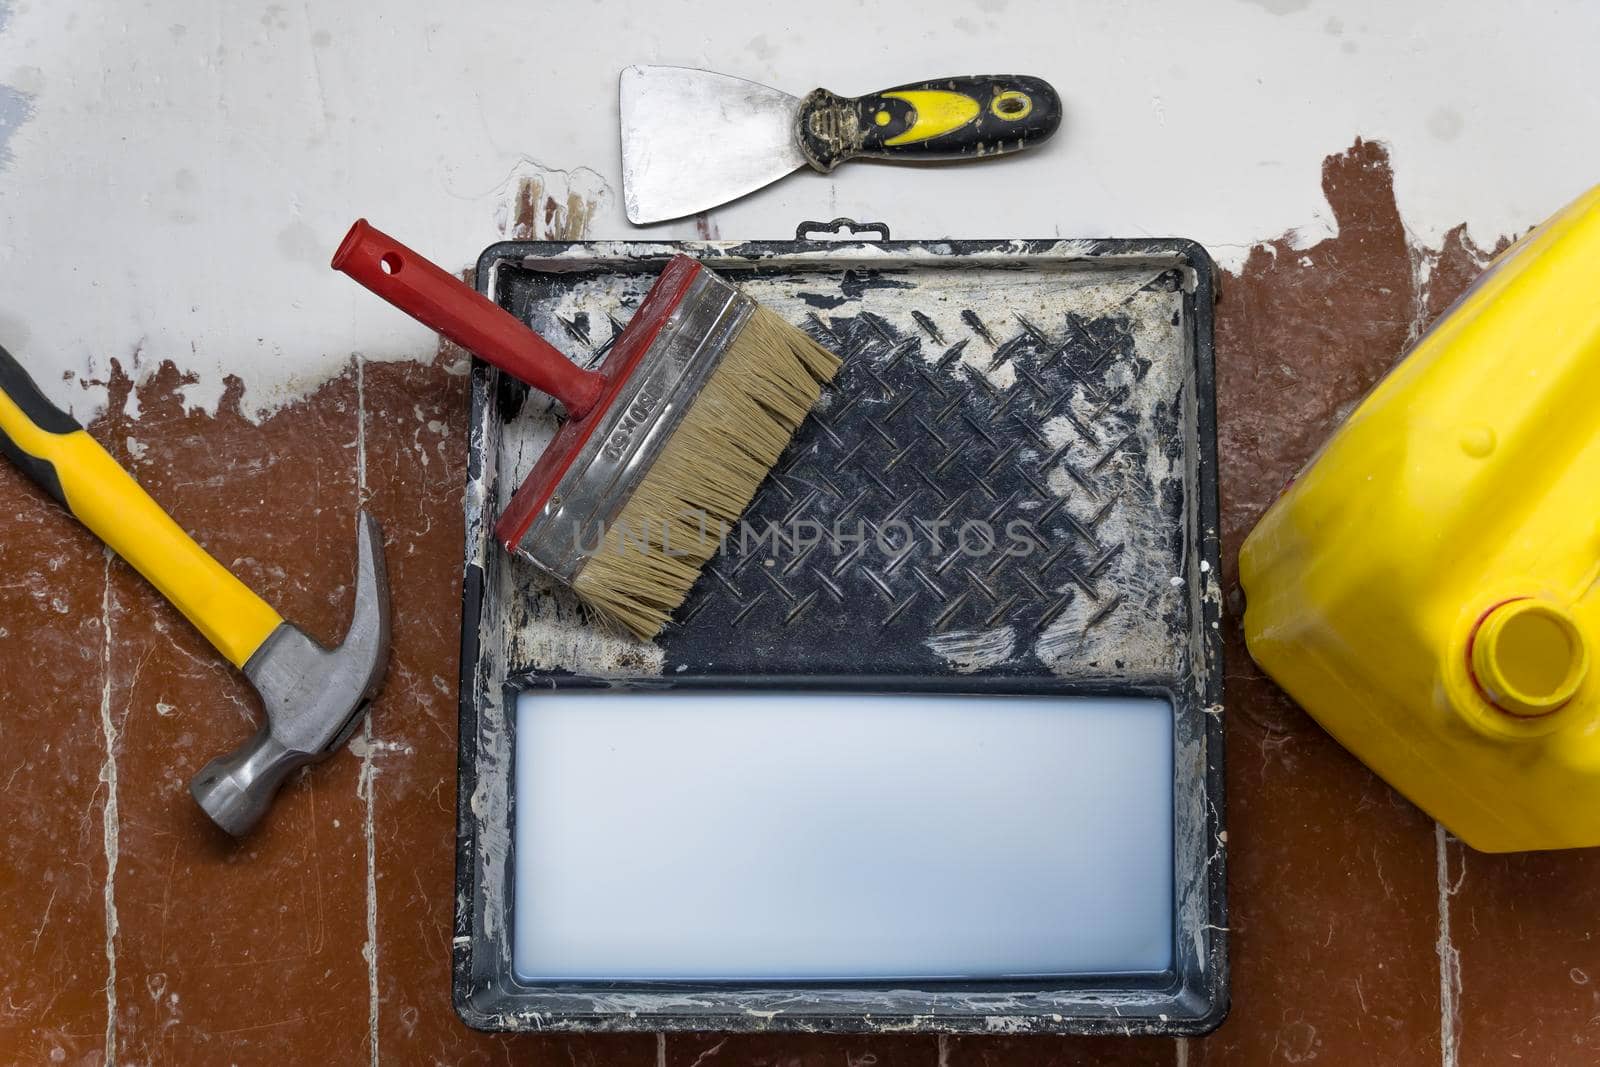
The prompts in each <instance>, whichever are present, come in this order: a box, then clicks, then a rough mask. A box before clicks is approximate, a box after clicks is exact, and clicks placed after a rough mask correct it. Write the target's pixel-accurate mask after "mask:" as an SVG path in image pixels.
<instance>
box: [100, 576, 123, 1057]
mask: <svg viewBox="0 0 1600 1067" xmlns="http://www.w3.org/2000/svg"><path fill="white" fill-rule="evenodd" d="M104 552H105V558H106V566H105V572H104V574H105V577H104V584H103V585H102V586H101V593H100V635H101V638H102V648H103V649H104V652H103V653H102V658H101V670H102V671H104V673H105V684H104V685H103V686H102V687H101V689H100V733H101V735H102V736H103V737H104V738H105V742H106V761H105V762H104V763H103V764H101V765H100V780H101V781H102V782H104V783H105V784H106V806H105V810H104V812H103V814H102V818H101V826H102V840H103V841H104V843H105V856H106V884H105V902H106V1067H116V1063H117V890H116V884H117V854H118V850H119V847H120V844H119V841H118V830H119V827H120V820H119V818H118V814H117V727H116V724H115V723H113V722H112V721H111V559H112V553H111V549H110V548H106V549H104Z"/></svg>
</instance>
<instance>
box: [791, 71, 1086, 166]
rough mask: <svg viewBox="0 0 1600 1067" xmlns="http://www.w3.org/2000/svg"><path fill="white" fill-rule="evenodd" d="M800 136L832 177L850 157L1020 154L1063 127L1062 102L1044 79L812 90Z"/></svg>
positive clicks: (973, 78)
mask: <svg viewBox="0 0 1600 1067" xmlns="http://www.w3.org/2000/svg"><path fill="white" fill-rule="evenodd" d="M795 125H796V129H795V135H796V137H797V139H798V140H799V142H800V150H801V151H802V152H803V153H805V157H806V159H807V160H808V161H809V162H810V163H811V165H812V166H813V167H814V168H816V169H817V170H819V171H822V172H823V173H824V174H826V173H827V172H828V171H830V170H832V169H833V168H834V167H837V166H838V165H839V164H840V163H843V162H844V161H845V160H847V159H851V158H854V157H856V156H865V157H868V158H871V159H890V160H906V161H922V160H951V159H981V158H985V157H987V156H996V155H1001V154H1004V153H1007V152H1017V151H1020V150H1022V149H1024V148H1027V147H1029V146H1031V145H1036V144H1038V143H1040V142H1041V141H1044V140H1046V139H1047V138H1049V136H1050V135H1051V134H1053V133H1055V132H1056V130H1057V129H1058V128H1059V127H1060V126H1061V97H1060V96H1058V95H1056V91H1055V90H1054V89H1052V88H1051V87H1050V83H1049V82H1046V81H1044V80H1043V79H1042V78H1030V77H1026V76H1024V75H1020V74H991V75H982V74H973V75H968V76H966V77H962V78H941V79H939V80H937V81H926V82H917V83H915V84H912V85H901V86H898V87H896V88H894V89H885V90H884V91H883V92H881V93H873V94H871V95H870V96H857V97H845V96H837V95H835V94H833V93H830V92H829V91H828V90H826V89H813V90H812V91H811V92H810V93H809V94H808V95H807V96H806V98H805V99H804V100H802V101H801V102H800V112H799V115H798V116H797V117H796V120H795Z"/></svg>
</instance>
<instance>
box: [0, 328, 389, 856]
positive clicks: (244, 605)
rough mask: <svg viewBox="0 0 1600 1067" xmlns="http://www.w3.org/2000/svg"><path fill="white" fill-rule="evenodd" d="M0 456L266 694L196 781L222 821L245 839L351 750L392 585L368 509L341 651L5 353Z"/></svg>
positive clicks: (379, 659)
mask: <svg viewBox="0 0 1600 1067" xmlns="http://www.w3.org/2000/svg"><path fill="white" fill-rule="evenodd" d="M0 453H4V454H5V456H6V458H8V459H10V460H11V462H13V463H15V464H16V465H17V466H18V467H20V468H21V469H22V471H23V472H24V473H25V474H27V475H28V476H29V477H30V478H32V479H33V480H34V482H36V483H37V484H38V485H39V487H40V488H41V489H43V490H44V491H45V492H47V493H49V494H50V495H51V496H53V497H55V499H56V502H57V503H59V504H61V506H62V507H64V508H66V509H67V510H68V511H69V512H71V513H72V515H73V517H75V518H76V519H77V520H78V521H79V522H81V523H83V524H84V525H85V526H87V527H88V528H89V530H90V531H91V532H92V533H94V535H95V536H96V537H98V538H100V540H102V541H104V542H105V543H106V545H107V546H109V547H110V548H111V550H112V551H114V552H115V553H116V554H117V555H119V556H121V557H122V558H123V559H125V560H127V561H128V562H129V563H131V564H132V565H133V568H134V569H135V570H137V571H138V572H139V573H140V574H142V575H144V576H145V578H146V579H147V580H148V581H149V582H150V584H151V585H154V586H155V587H156V589H158V590H159V591H160V592H161V594H162V595H163V596H165V597H166V598H167V599H168V600H169V601H171V602H172V605H173V606H174V607H175V608H177V609H178V610H179V611H181V612H182V613H183V615H184V617H185V618H187V619H188V620H189V622H190V623H192V624H193V625H194V627H195V629H197V630H199V631H200V633H201V634H203V635H204V636H205V638H206V640H208V641H210V642H211V643H212V644H213V645H215V646H216V649H217V651H218V652H221V653H222V654H223V656H225V657H226V658H227V660H228V662H230V663H232V664H233V665H234V666H235V667H237V668H239V669H240V670H241V671H243V672H244V675H245V677H246V678H248V679H250V682H251V684H252V685H254V686H255V688H256V692H257V693H258V694H260V696H261V703H262V705H263V707H265V708H266V712H267V721H266V722H265V723H264V724H262V726H261V728H260V729H259V730H258V731H257V732H256V735H255V736H254V737H252V738H251V739H250V740H249V741H248V742H246V743H245V744H244V745H242V746H240V747H239V748H238V749H236V750H234V751H233V752H231V753H228V754H227V755H225V756H219V757H217V758H216V759H214V760H212V761H211V762H210V763H208V764H206V765H205V766H204V767H202V768H201V769H200V773H199V774H197V775H195V777H194V779H193V780H192V781H191V782H190V783H189V792H190V793H192V794H194V798H195V800H197V801H199V803H200V806H201V807H202V808H204V809H205V812H206V814H207V815H209V816H210V817H211V819H212V821H213V822H215V823H216V824H217V825H218V826H220V827H222V829H224V830H226V831H227V832H228V833H230V834H233V835H235V836H238V835H241V834H244V833H247V832H248V831H249V830H250V829H251V827H253V826H255V825H256V823H257V822H259V821H260V820H261V817H262V816H263V815H265V814H266V811H267V808H268V806H270V805H271V803H272V798H273V796H274V795H275V794H276V793H277V791H278V787H279V786H280V785H282V784H283V782H284V780H285V779H286V778H287V777H288V776H289V775H290V774H291V773H292V772H293V771H295V770H296V769H298V768H300V767H303V766H305V765H307V764H309V763H316V762H318V761H319V760H323V759H326V758H327V757H328V756H330V755H332V754H333V753H334V751H336V750H337V749H339V748H340V747H342V746H343V745H344V743H345V741H347V740H348V739H349V737H350V735H351V733H353V732H354V731H355V728H356V726H357V725H359V724H360V722H361V716H362V715H363V714H364V713H365V711H366V707H367V703H368V701H370V700H371V699H372V697H373V695H374V694H375V693H377V691H378V687H379V686H380V685H381V684H382V681H383V670H384V665H385V663H386V662H387V660H388V658H389V581H388V577H387V575H386V574H385V571H384V566H383V531H382V530H380V529H379V528H378V523H377V521H376V520H375V519H373V518H372V516H371V515H369V514H367V513H366V512H365V511H363V512H362V513H361V515H360V518H359V520H358V522H357V527H356V533H357V546H358V547H357V552H356V606H355V611H354V613H353V615H352V617H351V620H350V629H349V632H348V633H346V635H345V639H344V641H343V642H342V643H341V644H340V645H339V646H338V647H337V648H331V649H330V648H324V647H323V646H322V645H320V644H318V643H317V642H316V641H314V640H312V639H311V638H310V637H307V636H306V635H305V633H303V632H302V631H301V630H300V629H299V628H298V627H296V626H291V625H290V624H289V623H287V622H284V621H283V618H282V617H281V616H279V614H278V613H277V612H276V611H274V610H273V609H272V607H271V606H270V605H268V604H267V602H266V601H264V600H262V599H261V598H260V597H258V596H256V595H255V593H253V592H251V591H250V589H249V588H248V587H247V586H246V585H245V584H244V583H243V582H241V581H239V579H237V578H235V577H234V576H233V575H232V574H231V573H230V572H229V571H228V569H227V568H226V567H224V566H223V565H222V564H220V563H218V562H217V561H216V560H215V559H213V558H212V557H211V556H210V555H209V554H208V553H207V552H206V550H205V549H203V548H201V547H200V546H199V545H198V544H196V543H195V542H194V539H193V538H191V537H190V536H189V535H188V534H186V533H184V531H183V530H182V528H180V527H179V526H178V524H177V523H176V522H174V521H172V518H171V516H169V515H168V514H167V513H166V512H165V511H163V510H162V509H161V505H159V504H157V503H156V502H155V501H154V500H152V499H151V498H150V495H149V494H148V493H146V492H145V491H144V490H143V489H141V488H139V483H138V482H136V481H134V480H133V477H132V476H131V475H130V474H128V472H127V471H125V470H123V469H122V467H120V466H119V465H118V464H117V461H116V460H114V459H112V458H111V455H110V453H108V452H107V451H106V450H105V449H103V448H101V447H100V445H99V444H97V443H96V442H95V440H94V438H92V437H90V436H89V435H88V433H87V432H85V430H84V428H83V427H82V426H81V425H79V424H78V421H77V420H76V419H74V418H73V417H72V416H71V415H69V414H67V413H66V412H65V411H62V410H61V409H60V408H58V407H56V406H55V405H54V404H52V403H51V402H50V401H49V400H47V399H45V396H44V394H43V393H41V392H40V391H39V387H38V386H37V385H35V384H34V382H33V379H32V378H30V377H28V373H27V372H26V371H24V370H23V369H22V366H21V365H20V364H18V363H17V361H16V360H15V359H13V358H12V356H11V353H9V352H7V351H6V350H5V349H4V348H0Z"/></svg>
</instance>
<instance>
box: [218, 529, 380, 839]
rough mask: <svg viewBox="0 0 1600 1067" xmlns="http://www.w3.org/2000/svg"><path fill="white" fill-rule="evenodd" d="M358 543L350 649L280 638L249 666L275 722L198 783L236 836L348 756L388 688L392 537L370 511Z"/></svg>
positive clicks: (293, 632)
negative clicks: (322, 766) (387, 558)
mask: <svg viewBox="0 0 1600 1067" xmlns="http://www.w3.org/2000/svg"><path fill="white" fill-rule="evenodd" d="M357 539H358V548H357V561H356V606H355V612H354V613H353V615H352V616H351V619H350V629H349V631H348V632H347V633H346V634H345V638H344V641H343V642H341V643H340V644H339V645H338V647H336V648H331V649H330V648H324V647H323V646H322V645H320V644H318V643H317V642H316V641H314V640H312V639H311V638H309V637H307V636H306V635H305V634H304V633H302V632H301V630H300V629H299V628H298V627H296V626H291V625H289V624H288V623H284V624H283V625H281V626H279V627H278V628H277V629H276V630H274V631H273V632H272V635H271V636H270V637H268V638H267V639H266V641H264V642H263V643H262V645H261V647H260V648H259V649H257V650H256V652H255V654H254V655H253V656H251V657H250V659H249V661H248V662H247V663H245V665H244V673H245V677H247V678H249V679H250V681H251V683H252V684H254V685H255V687H256V692H258V693H260V694H261V702H262V704H263V705H265V707H266V711H267V721H266V723H265V724H263V725H262V727H261V729H260V730H258V731H257V732H256V735H255V736H254V737H252V738H251V739H250V740H249V741H248V742H246V743H245V744H244V745H242V746H241V747H240V748H238V749H236V750H235V751H233V752H231V753H229V754H228V755H225V756H219V757H217V758H216V759H214V760H212V761H211V762H210V763H208V764H206V765H205V767H203V768H202V769H201V771H200V773H199V774H197V775H195V777H194V780H193V781H191V782H190V783H189V792H190V793H192V794H194V798H195V800H197V801H199V803H200V806H201V807H202V808H204V809H205V812H206V814H207V815H209V816H211V819H212V821H213V822H215V823H216V824H217V825H218V826H220V827H222V828H223V829H224V830H226V831H228V833H230V834H233V835H235V836H238V835H241V834H244V833H247V832H248V831H249V830H250V829H251V827H253V826H255V824H256V823H257V822H259V821H260V820H261V817H262V816H263V815H265V814H266V812H267V808H268V807H269V806H270V805H271V804H272V798H273V796H274V795H275V794H276V793H277V791H278V787H279V786H280V785H282V784H283V782H284V779H286V778H287V777H288V776H289V774H290V773H291V772H293V771H295V770H297V769H298V768H300V767H303V766H305V765H306V764H308V763H316V762H317V761H319V760H323V759H326V758H327V757H328V756H330V755H332V754H333V753H334V752H335V751H336V750H337V749H339V748H340V747H341V746H342V745H343V744H344V743H345V741H347V740H348V739H349V737H350V735H351V734H352V733H353V732H354V731H355V728H356V727H357V726H358V725H360V723H361V716H362V715H363V714H365V712H366V709H367V702H368V701H369V700H370V699H371V698H372V696H373V695H374V694H375V693H376V692H377V691H378V687H379V685H381V684H382V682H383V670H384V666H385V664H386V663H387V662H388V659H389V580H388V575H387V573H386V572H385V570H384V566H383V531H382V530H381V529H379V527H378V523H377V520H376V519H374V518H373V517H372V516H371V515H369V514H367V513H366V512H364V511H363V512H362V513H361V516H360V519H359V520H358V522H357Z"/></svg>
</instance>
